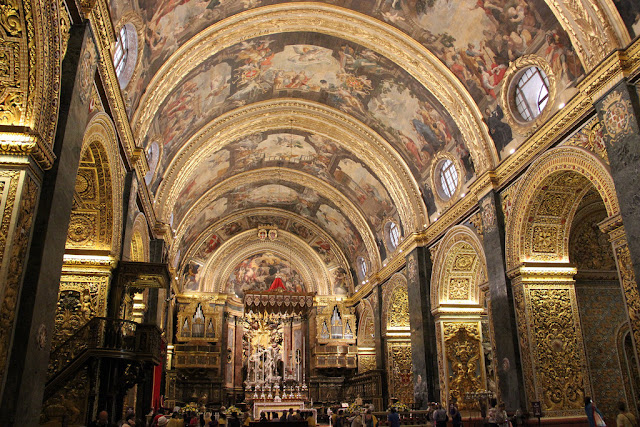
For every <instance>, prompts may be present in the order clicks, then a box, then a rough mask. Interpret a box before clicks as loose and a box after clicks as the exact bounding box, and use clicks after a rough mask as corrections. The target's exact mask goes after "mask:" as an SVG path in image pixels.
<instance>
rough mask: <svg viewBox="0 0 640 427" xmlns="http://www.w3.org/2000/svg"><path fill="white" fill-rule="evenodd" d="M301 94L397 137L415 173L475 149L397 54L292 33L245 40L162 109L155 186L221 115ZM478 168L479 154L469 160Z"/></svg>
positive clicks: (213, 60)
mask: <svg viewBox="0 0 640 427" xmlns="http://www.w3.org/2000/svg"><path fill="white" fill-rule="evenodd" d="M292 96H293V97H298V98H304V99H308V100H312V101H318V102H322V103H324V104H326V105H329V106H331V107H334V108H337V109H339V110H341V111H344V112H346V113H348V114H350V115H352V116H354V117H356V118H357V119H359V120H360V121H362V122H363V123H365V124H366V125H368V126H369V127H371V128H372V129H374V130H375V131H376V132H377V133H379V134H380V135H381V136H383V137H384V138H385V139H386V140H387V141H389V142H390V143H391V144H393V145H394V148H395V149H396V150H397V151H398V152H399V153H400V154H401V156H402V157H403V158H404V160H405V162H406V163H407V164H408V165H409V166H410V167H411V168H412V170H413V172H414V174H415V176H416V179H417V180H418V181H421V180H423V179H424V178H425V177H426V176H428V174H429V166H430V164H431V161H432V159H433V158H434V157H435V155H436V154H437V153H438V152H440V151H442V150H446V151H448V152H451V153H452V154H454V155H455V156H457V157H461V156H464V155H467V156H468V154H469V150H468V147H466V145H465V144H464V142H463V141H462V136H461V134H460V131H459V130H458V128H457V127H456V125H455V123H454V121H453V120H452V119H451V117H450V116H449V114H448V113H447V112H446V110H445V109H444V108H443V107H442V106H441V105H440V104H439V103H438V102H437V101H436V100H435V98H434V97H433V96H432V95H431V94H430V92H428V91H427V90H426V89H425V88H424V87H423V86H422V85H421V84H419V83H418V82H417V81H416V80H415V79H414V78H412V77H411V76H410V75H409V74H408V73H407V72H405V71H404V70H403V69H401V68H400V67H398V66H396V65H395V64H393V63H392V62H391V61H389V60H387V59H386V58H383V57H382V56H380V55H378V54H376V53H374V52H372V51H371V50H369V49H365V48H362V47H360V46H357V45H353V44H352V43H348V42H345V41H344V40H341V39H337V38H335V37H330V36H326V35H322V34H317V33H287V34H278V35H274V36H270V37H261V38H257V39H251V40H247V41H243V42H241V43H240V44H237V45H235V46H233V47H231V48H228V49H225V50H223V51H221V52H220V53H219V54H217V55H214V56H213V57H210V58H209V59H208V60H206V61H205V62H204V63H203V64H201V65H200V66H199V67H197V68H196V69H195V70H194V71H193V72H191V73H190V74H189V75H188V76H187V77H186V78H185V79H184V80H183V81H182V83H181V84H180V85H179V86H178V87H176V88H175V89H174V91H173V92H172V93H171V94H170V96H169V97H168V98H167V99H166V100H165V102H164V103H162V105H160V107H159V109H158V114H157V115H156V118H155V119H154V120H153V122H152V125H151V128H150V131H149V132H148V137H147V139H146V142H145V146H146V145H149V144H150V143H152V142H153V141H156V140H159V141H160V143H161V144H162V146H163V149H162V158H161V160H160V170H159V171H158V172H157V174H156V175H157V176H158V179H157V180H156V182H155V183H153V185H152V189H153V190H154V191H155V190H156V189H157V187H158V185H159V183H160V180H161V179H162V176H163V172H164V170H165V169H166V168H167V166H168V164H169V163H170V162H171V160H172V159H173V157H174V156H175V155H176V153H177V152H178V151H179V150H180V148H181V147H182V146H183V144H184V143H185V142H186V141H187V140H188V139H189V137H190V136H192V135H193V134H194V133H195V132H196V131H197V130H198V129H200V128H201V127H202V126H204V125H205V124H207V123H208V122H210V121H211V120H213V119H214V118H215V117H217V116H219V115H220V114H223V113H225V112H227V111H230V110H232V109H234V108H236V107H239V106H242V105H245V104H250V103H253V102H257V101H261V100H265V99H270V98H274V97H275V98H278V97H292ZM466 166H467V167H468V168H469V170H468V171H467V172H468V175H469V176H473V175H474V173H475V171H474V166H473V162H467V163H466Z"/></svg>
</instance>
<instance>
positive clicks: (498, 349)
mask: <svg viewBox="0 0 640 427" xmlns="http://www.w3.org/2000/svg"><path fill="white" fill-rule="evenodd" d="M480 215H481V217H482V244H483V247H484V254H485V258H486V260H487V278H488V280H489V301H490V305H489V316H490V319H491V325H492V328H491V329H492V333H493V339H494V343H495V362H494V363H495V369H496V373H497V375H498V398H499V400H501V401H503V402H504V403H505V405H506V407H507V411H515V410H516V409H519V408H526V401H525V397H524V387H523V379H522V367H521V366H520V352H519V347H518V334H517V330H516V322H515V312H514V308H513V293H512V289H511V283H510V282H509V280H508V279H507V275H506V268H505V265H506V264H505V254H504V248H505V243H504V216H503V213H502V208H501V204H500V199H499V196H498V194H496V192H495V191H493V190H492V191H490V192H489V194H487V195H486V196H484V197H483V198H482V199H481V200H480Z"/></svg>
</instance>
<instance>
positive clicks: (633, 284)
mask: <svg viewBox="0 0 640 427" xmlns="http://www.w3.org/2000/svg"><path fill="white" fill-rule="evenodd" d="M618 243H619V244H620V243H621V244H620V246H618V247H616V249H615V252H616V258H617V260H618V273H619V274H620V282H621V283H622V289H623V291H624V298H625V301H626V303H627V310H628V312H629V322H630V323H631V331H632V333H633V338H634V342H635V343H636V348H638V347H640V294H639V293H638V284H637V281H636V274H635V271H634V270H633V264H632V262H631V253H630V252H629V246H628V245H627V242H626V238H625V239H623V241H622V242H618Z"/></svg>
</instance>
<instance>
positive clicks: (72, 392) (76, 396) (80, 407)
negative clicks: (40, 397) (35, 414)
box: [40, 367, 90, 426]
mask: <svg viewBox="0 0 640 427" xmlns="http://www.w3.org/2000/svg"><path fill="white" fill-rule="evenodd" d="M88 371H89V368H88V367H85V368H83V369H82V370H80V371H79V372H78V373H76V374H75V375H74V376H73V377H72V378H71V379H70V380H69V381H67V383H66V384H64V386H63V387H61V388H60V390H58V391H57V392H56V393H55V394H54V395H53V396H51V397H50V398H48V399H47V400H46V401H45V402H44V404H43V406H42V413H41V415H40V423H41V424H46V425H55V424H54V423H60V424H57V425H62V423H63V420H64V423H65V424H66V425H68V426H81V425H84V421H85V420H86V419H87V414H86V412H85V411H86V409H87V404H88V401H87V400H88V397H89V385H90V378H89V372H88Z"/></svg>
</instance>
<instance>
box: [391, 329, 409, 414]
mask: <svg viewBox="0 0 640 427" xmlns="http://www.w3.org/2000/svg"><path fill="white" fill-rule="evenodd" d="M387 362H388V363H387V372H388V374H387V375H388V376H389V394H390V397H395V398H397V399H398V400H399V401H400V402H402V403H404V404H406V405H411V403H413V369H412V368H413V364H412V362H411V342H396V341H393V342H388V343H387Z"/></svg>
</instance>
